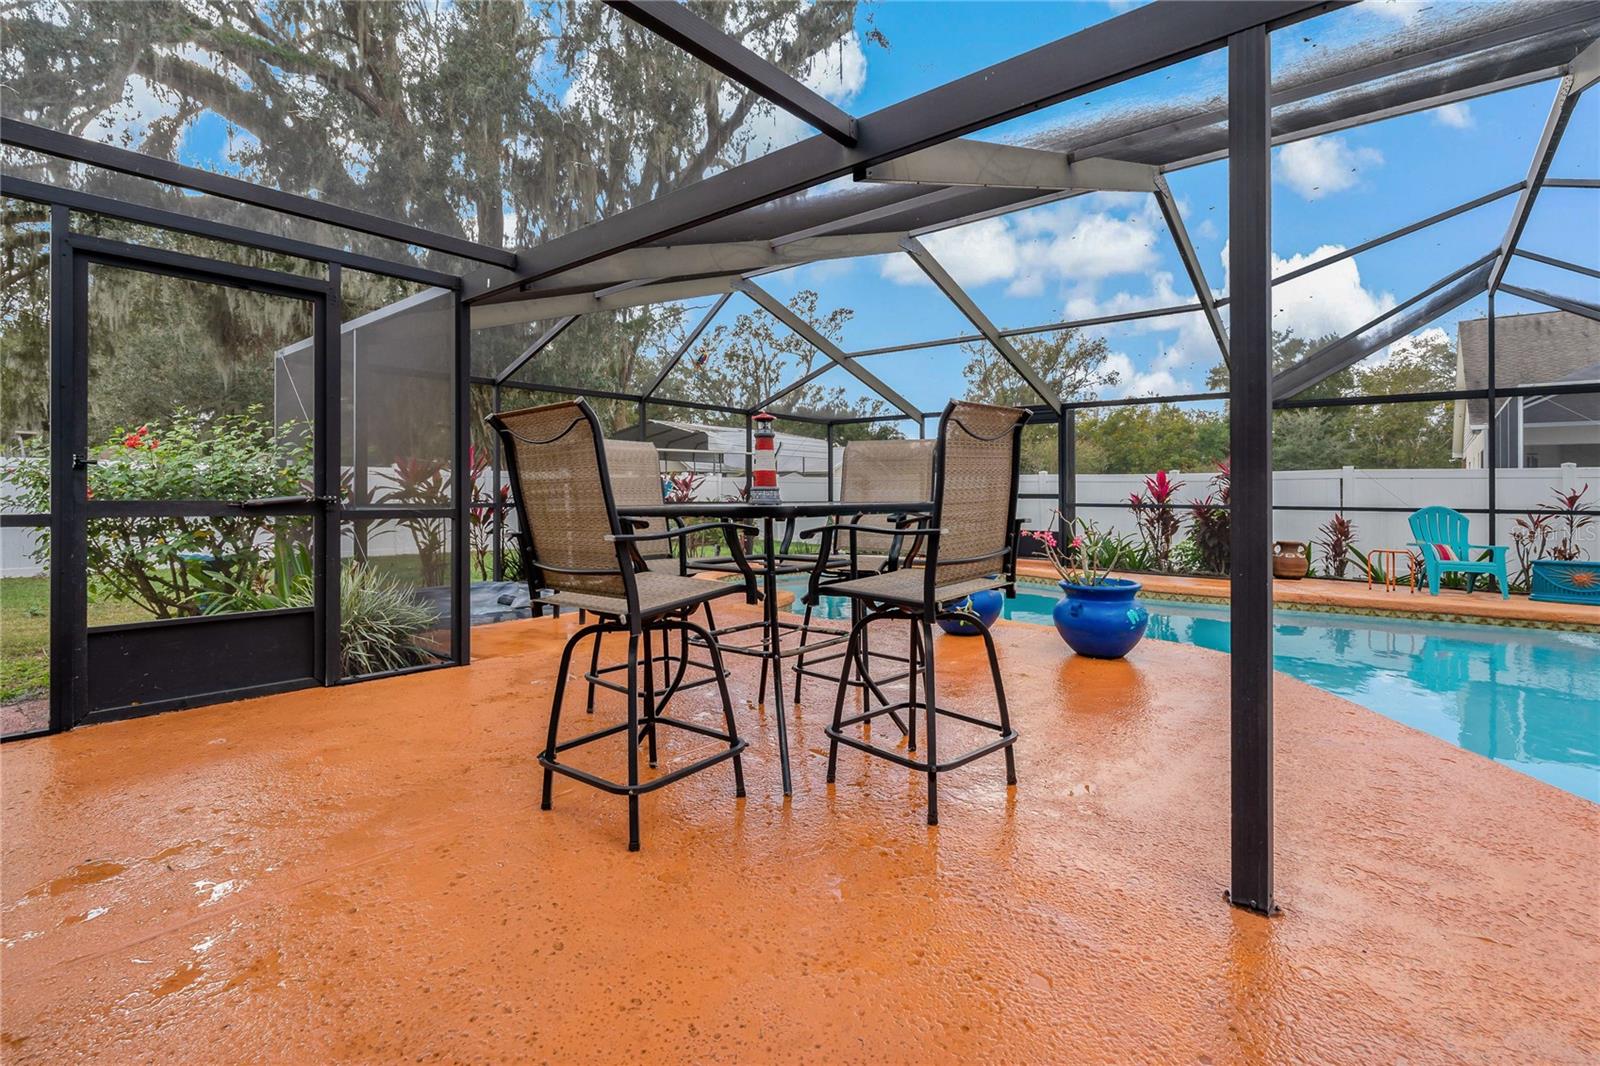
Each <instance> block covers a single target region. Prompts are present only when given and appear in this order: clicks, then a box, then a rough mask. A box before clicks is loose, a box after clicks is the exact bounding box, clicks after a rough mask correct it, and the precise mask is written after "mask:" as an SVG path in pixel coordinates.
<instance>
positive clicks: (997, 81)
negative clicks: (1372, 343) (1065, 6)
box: [467, 0, 1344, 300]
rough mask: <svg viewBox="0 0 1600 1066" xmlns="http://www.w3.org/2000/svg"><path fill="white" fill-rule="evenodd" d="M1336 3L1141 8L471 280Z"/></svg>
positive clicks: (1134, 71)
mask: <svg viewBox="0 0 1600 1066" xmlns="http://www.w3.org/2000/svg"><path fill="white" fill-rule="evenodd" d="M1330 6H1344V0H1212V2H1210V3H1206V4H1185V3H1177V2H1175V0H1161V2H1157V3H1154V4H1149V5H1147V6H1145V7H1140V8H1135V9H1133V10H1132V11H1129V12H1126V13H1124V14H1121V15H1118V16H1116V17H1114V18H1111V19H1107V20H1106V21H1104V22H1100V23H1096V24H1094V25H1092V26H1088V27H1086V28H1084V29H1082V30H1080V31H1078V32H1077V33H1074V34H1072V35H1070V36H1068V37H1063V38H1061V39H1060V40H1057V41H1053V42H1051V43H1049V44H1046V45H1042V46H1041V47H1039V48H1035V49H1033V50H1032V51H1030V52H1024V53H1023V54H1021V55H1019V56H1014V57H1012V58H1011V59H1008V60H1006V61H1004V62H1002V63H999V64H996V65H994V66H991V67H987V68H985V69H983V70H979V71H975V72H973V73H971V74H969V75H967V76H966V77H963V78H958V79H957V80H955V81H952V82H948V83H946V84H944V85H941V86H939V87H937V88H935V89H930V90H928V91H927V92H924V93H920V94H918V95H916V96H913V97H911V98H910V99H908V100H902V101H900V102H899V103H896V104H891V105H889V106H888V107H884V108H880V109H879V110H877V111H875V112H873V113H872V114H870V115H866V116H863V117H862V118H861V119H860V120H858V122H857V123H856V126H857V134H858V139H857V143H856V144H855V145H854V146H853V147H846V146H844V145H841V144H838V143H836V142H834V141H832V139H831V138H829V137H826V136H816V137H811V138H808V139H807V140H804V141H801V142H799V143H798V144H792V145H788V146H787V147H784V148H779V149H776V150H775V151H771V152H768V153H767V154H766V155H763V156H761V157H759V158H756V159H752V160H750V161H748V162H746V163H742V164H740V165H739V166H736V167H733V168H731V169H729V170H725V171H723V172H721V173H720V174H716V175H713V176H712V177H708V178H703V179H701V180H700V181H697V182H694V183H693V184H690V185H686V186H684V187H683V188H680V189H674V190H673V191H671V192H668V193H665V194H663V195H662V196H659V197H657V198H656V199H654V200H651V201H649V202H648V203H643V204H639V205H636V206H634V207H631V208H628V209H627V210H624V211H619V212H617V213H615V214H613V215H609V216H608V217H606V218H605V219H602V220H601V221H599V222H594V223H591V224H589V225H587V226H584V227H581V228H580V229H576V230H573V231H572V232H570V233H566V234H563V235H562V236H560V237H556V238H555V239H553V240H549V241H546V242H545V243H543V244H541V245H539V246H538V247H536V248H529V249H527V250H526V251H525V252H522V253H519V254H518V276H517V277H516V278H514V279H511V280H509V281H505V282H497V281H495V280H494V279H492V278H483V277H477V278H474V279H471V281H472V283H471V284H469V285H468V286H467V288H468V291H476V293H477V298H478V299H480V300H481V299H483V298H484V297H490V296H494V295H497V294H498V293H500V292H501V291H502V290H504V289H507V288H515V287H518V286H520V285H524V284H527V283H528V282H532V281H539V280H541V279H543V278H547V277H549V276H551V275H552V274H559V273H561V272H562V271H563V270H570V269H571V268H573V267H575V266H579V265H581V264H583V263H588V262H593V261H594V260H596V259H601V258H604V257H605V256H608V255H612V254H615V253H616V252H620V251H622V250H624V249H626V248H634V247H637V246H639V245H641V244H648V243H650V242H652V241H657V240H660V239H661V238H663V237H666V236H668V235H670V234H673V233H677V232H679V231H681V230H686V229H689V228H691V227H693V226H696V225H699V224H701V223H705V222H709V221H712V220H714V219H719V218H722V217H724V216H726V215H731V214H733V213H735V212H737V211H742V210H745V209H747V208H750V207H754V206H756V205H758V204H764V203H768V202H770V201H772V200H776V199H779V198H781V197H783V196H786V195H788V194H789V193H794V192H799V191H801V190H803V189H807V188H810V187H812V186H816V185H821V184H823V183H824V182H827V181H831V180H832V179H834V178H838V177H843V176H844V175H846V174H851V173H854V171H855V170H856V168H857V167H861V166H867V165H871V164H874V163H881V162H883V161H885V160H889V159H893V158H895V157H897V156H901V155H905V154H907V153H910V152H914V151H918V150H920V149H922V148H926V147H928V146H929V145H931V144H938V143H940V142H942V141H946V140H950V139H953V138H956V137H963V136H965V135H967V134H968V133H972V132H974V131H976V130H979V129H983V128H985V127H987V126H993V125H998V124H999V123H1002V122H1005V121H1007V120H1008V119H1012V118H1016V117H1018V116H1020V115H1025V114H1028V113H1030V112H1033V111H1037V110H1039V109H1041V108H1044V107H1049V106H1050V105H1051V104H1055V103H1059V102H1061V101H1062V100H1066V99H1068V98H1070V97H1073V96H1077V95H1079V94H1082V93H1085V92H1089V91H1092V90H1094V89H1099V88H1103V87H1105V86H1107V85H1112V84H1116V83H1118V82H1121V81H1125V80H1127V79H1129V78H1133V77H1136V76H1138V75H1139V74H1142V73H1144V72H1146V71H1150V70H1154V69H1157V68H1158V67H1163V66H1166V65H1168V64H1172V63H1177V62H1180V61H1182V60H1185V59H1188V58H1190V57H1191V56H1195V55H1198V54H1200V53H1201V52H1204V51H1208V50H1210V49H1214V48H1218V47H1221V46H1222V45H1223V44H1224V43H1225V42H1226V41H1227V40H1228V37H1229V36H1230V35H1231V34H1233V33H1235V32H1239V31H1241V30H1246V29H1250V28H1253V27H1256V26H1262V25H1268V26H1272V27H1277V26H1282V25H1286V24H1288V23H1290V22H1293V21H1295V20H1298V19H1302V18H1308V17H1310V16H1311V15H1314V14H1316V13H1318V12H1320V11H1325V10H1327V9H1328V8H1329V7H1330Z"/></svg>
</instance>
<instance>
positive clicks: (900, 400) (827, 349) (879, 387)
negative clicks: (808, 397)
mask: <svg viewBox="0 0 1600 1066" xmlns="http://www.w3.org/2000/svg"><path fill="white" fill-rule="evenodd" d="M733 288H734V289H735V290H736V291H738V292H742V293H744V294H745V295H746V296H748V297H750V299H752V300H754V301H755V302H756V303H758V304H760V305H761V308H762V310H764V311H766V312H767V314H769V315H771V316H772V317H773V318H776V319H777V320H778V321H779V322H782V323H783V324H784V325H785V326H788V327H789V329H790V330H791V331H793V332H794V333H795V334H796V335H798V336H799V337H800V338H801V339H802V340H804V341H805V342H806V343H807V344H809V345H811V347H813V348H815V349H816V350H817V351H819V352H821V353H822V354H823V355H825V356H827V357H828V358H829V359H831V360H832V361H833V362H834V363H836V364H838V365H839V366H842V367H844V368H845V370H847V371H849V372H850V374H851V375H853V376H854V377H855V379H856V380H857V381H859V382H861V384H863V385H865V386H866V387H867V388H869V389H871V390H872V391H873V392H875V393H877V394H878V395H879V396H881V397H883V398H884V399H885V400H888V401H889V402H890V403H891V404H893V405H894V406H895V407H898V408H899V409H900V410H901V411H903V412H905V414H906V415H907V416H908V417H910V418H921V417H922V412H920V411H918V410H917V408H916V405H915V404H913V403H912V402H911V401H910V400H908V399H906V398H905V397H904V396H902V395H900V394H899V393H898V392H896V391H894V390H893V389H891V388H890V387H889V386H888V385H886V384H884V383H883V381H882V380H880V379H879V377H878V375H876V374H874V373H873V372H872V371H870V370H868V369H867V368H866V367H864V366H862V365H861V364H860V363H858V362H856V361H855V360H854V359H852V358H850V356H848V355H846V354H845V352H844V350H843V349H841V348H840V347H839V346H838V345H837V344H834V343H833V342H832V341H830V340H829V339H828V338H826V337H824V336H823V335H822V334H820V333H818V332H817V331H816V330H815V329H813V328H812V327H811V324H810V323H809V322H806V321H805V320H804V319H802V318H801V317H800V316H799V315H797V314H795V313H794V312H793V311H791V310H789V308H788V307H787V306H785V305H784V303H783V301H781V300H779V299H778V298H777V297H775V296H773V295H772V294H771V293H770V292H768V291H767V290H765V289H763V288H762V287H761V286H759V285H757V284H756V283H755V282H753V281H749V280H746V279H744V278H741V279H739V280H738V281H736V282H734V283H733Z"/></svg>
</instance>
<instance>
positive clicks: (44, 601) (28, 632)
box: [0, 577, 150, 703]
mask: <svg viewBox="0 0 1600 1066" xmlns="http://www.w3.org/2000/svg"><path fill="white" fill-rule="evenodd" d="M148 617H150V616H149V614H148V613H146V612H145V611H143V610H141V609H140V608H138V607H135V606H134V605H133V604H131V603H119V602H116V601H110V602H98V601H94V602H91V603H90V604H89V624H90V625H92V626H106V625H115V624H116V623H118V622H137V621H140V620H141V619H144V618H148ZM49 690H50V579H49V578H48V577H8V578H4V579H0V703H16V702H19V701H21V700H25V699H33V698H36V697H39V696H43V695H45V693H47V692H48V691H49Z"/></svg>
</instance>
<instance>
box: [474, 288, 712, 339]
mask: <svg viewBox="0 0 1600 1066" xmlns="http://www.w3.org/2000/svg"><path fill="white" fill-rule="evenodd" d="M738 279H739V275H738V274H729V275H725V276H717V277H710V278H692V279H690V280H687V281H666V282H662V283H660V284H650V285H639V286H634V287H630V288H628V289H627V290H625V291H618V292H613V293H612V294H611V295H609V296H603V297H602V296H598V295H591V294H589V293H587V292H579V293H573V294H571V295H568V296H545V297H541V298H540V299H537V300H507V301H503V302H499V303H489V304H476V305H473V306H472V308H471V310H472V328H473V329H493V328H494V327H495V326H511V325H520V324H521V323H524V322H537V321H539V320H540V319H541V318H559V317H561V316H562V315H587V314H592V313H594V312H597V311H620V310H622V309H623V308H626V307H639V306H640V305H642V304H659V303H671V302H672V301H674V300H692V299H696V298H697V297H701V296H720V295H722V294H723V293H725V292H731V291H732V290H733V283H734V282H735V281H737V280H738Z"/></svg>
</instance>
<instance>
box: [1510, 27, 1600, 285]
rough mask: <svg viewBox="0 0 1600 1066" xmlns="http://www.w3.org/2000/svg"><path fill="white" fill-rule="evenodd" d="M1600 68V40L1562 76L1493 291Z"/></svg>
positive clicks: (1519, 199)
mask: <svg viewBox="0 0 1600 1066" xmlns="http://www.w3.org/2000/svg"><path fill="white" fill-rule="evenodd" d="M1597 69H1600V41H1596V42H1595V43H1594V44H1591V45H1590V46H1589V47H1588V48H1585V49H1584V50H1583V52H1582V53H1580V54H1579V56H1578V58H1577V59H1575V60H1573V62H1572V65H1571V66H1570V67H1569V68H1568V69H1567V73H1566V74H1565V75H1564V76H1563V77H1562V79H1561V84H1560V85H1558V86H1557V87H1556V95H1555V99H1554V100H1552V101H1551V103H1550V116H1549V118H1547V119H1545V123H1544V131H1543V132H1542V133H1541V134H1540V136H1539V144H1538V146H1537V147H1536V148H1535V149H1534V150H1533V161H1532V163H1530V164H1529V166H1528V177H1527V180H1526V182H1525V183H1524V185H1523V188H1522V195H1521V196H1519V197H1517V203H1516V206H1515V207H1513V208H1512V209H1511V221H1510V222H1509V223H1508V224H1507V225H1506V234H1505V236H1504V237H1502V238H1501V239H1500V257H1499V258H1498V259H1497V260H1496V261H1495V264H1494V273H1493V275H1492V276H1491V277H1490V279H1489V291H1490V292H1494V291H1495V290H1496V289H1498V288H1499V287H1500V282H1501V281H1502V280H1504V278H1505V276H1506V270H1507V269H1508V268H1509V267H1510V266H1511V254H1512V253H1513V252H1515V251H1516V250H1517V243H1518V242H1519V241H1521V240H1522V231H1523V229H1524V228H1526V227H1527V225H1528V215H1529V214H1530V213H1531V212H1532V211H1533V202H1534V200H1536V199H1538V196H1539V189H1540V187H1541V186H1542V185H1543V184H1544V179H1545V177H1546V176H1547V175H1548V174H1549V173H1550V163H1551V161H1552V160H1554V159H1555V156H1556V149H1557V148H1559V147H1560V146H1561V135H1562V134H1563V133H1565V132H1566V129H1567V122H1568V120H1570V119H1571V118H1572V112H1573V111H1574V110H1575V109H1576V108H1577V106H1578V97H1579V95H1580V94H1581V93H1582V92H1583V89H1584V87H1585V86H1588V85H1592V84H1593V83H1594V80H1595V78H1596V76H1597V74H1596V70H1597Z"/></svg>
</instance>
